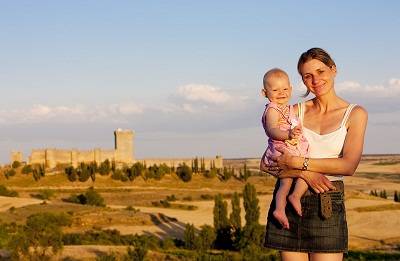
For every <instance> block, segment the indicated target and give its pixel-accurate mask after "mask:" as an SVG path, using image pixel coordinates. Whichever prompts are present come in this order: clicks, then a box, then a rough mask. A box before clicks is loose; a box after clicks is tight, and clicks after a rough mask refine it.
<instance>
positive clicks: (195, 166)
mask: <svg viewBox="0 0 400 261" xmlns="http://www.w3.org/2000/svg"><path fill="white" fill-rule="evenodd" d="M193 172H194V173H199V159H198V158H197V157H196V158H195V159H194V161H193Z"/></svg>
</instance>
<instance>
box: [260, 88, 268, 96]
mask: <svg viewBox="0 0 400 261" xmlns="http://www.w3.org/2000/svg"><path fill="white" fill-rule="evenodd" d="M261 95H262V96H264V97H267V91H266V90H265V89H264V88H262V89H261Z"/></svg>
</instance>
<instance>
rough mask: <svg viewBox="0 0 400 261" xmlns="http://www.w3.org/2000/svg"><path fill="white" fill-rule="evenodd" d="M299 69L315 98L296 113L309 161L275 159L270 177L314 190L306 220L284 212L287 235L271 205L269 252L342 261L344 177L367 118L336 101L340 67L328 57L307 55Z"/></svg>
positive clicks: (355, 159)
mask: <svg viewBox="0 0 400 261" xmlns="http://www.w3.org/2000/svg"><path fill="white" fill-rule="evenodd" d="M297 69H298V72H299V73H300V75H301V77H302V80H303V82H304V84H305V86H306V87H307V94H309V93H310V92H311V93H312V94H314V95H315V97H314V98H313V99H311V100H308V101H306V102H304V103H300V104H299V105H298V106H297V107H296V110H297V112H298V115H299V118H300V122H301V125H302V126H303V135H304V136H305V137H306V139H307V140H308V142H309V144H310V158H304V157H295V156H291V155H290V154H289V153H287V152H285V151H282V155H281V156H279V157H277V158H276V162H277V167H279V169H280V170H279V171H275V170H274V167H270V168H269V169H268V170H267V171H268V172H270V173H271V174H273V175H275V176H278V177H279V178H286V177H291V178H301V179H304V180H305V181H306V182H307V184H308V185H309V187H310V189H309V190H308V191H307V192H306V194H305V195H304V196H303V198H302V200H301V205H302V216H299V215H298V214H296V212H295V211H294V209H293V208H292V207H291V206H290V204H288V205H287V206H286V213H287V216H288V219H289V224H290V228H289V229H288V230H287V229H282V228H281V226H280V224H279V223H278V222H276V220H274V217H273V215H272V212H273V208H274V204H271V206H270V210H269V213H268V222H267V231H266V241H265V246H266V247H269V248H274V249H278V250H280V251H281V257H282V260H313V261H319V260H321V261H330V260H332V261H333V260H342V259H343V253H344V252H347V242H348V235H347V223H346V212H345V207H344V202H343V198H344V194H343V190H344V187H343V176H351V175H353V174H354V172H355V170H356V168H357V166H358V163H359V161H360V158H361V153H362V150H363V144H364V134H365V129H366V125H367V118H368V116H367V112H366V111H365V110H364V109H363V108H362V107H360V106H358V105H354V104H349V103H348V102H347V101H345V100H343V99H342V98H340V97H339V96H337V95H336V93H335V89H334V79H335V76H336V73H337V70H336V65H335V62H334V61H333V60H332V58H331V57H330V56H329V54H328V53H327V52H326V51H324V50H322V49H320V48H312V49H310V50H308V51H306V52H304V53H303V54H302V55H301V56H300V59H299V62H298V65H297ZM261 167H262V169H263V166H261ZM264 167H265V166H264ZM264 170H265V169H264ZM277 184H279V182H278V183H277ZM277 186H278V185H277ZM277 186H276V189H275V191H276V190H277ZM274 197H275V193H274ZM272 202H274V200H272Z"/></svg>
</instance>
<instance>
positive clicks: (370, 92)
mask: <svg viewBox="0 0 400 261" xmlns="http://www.w3.org/2000/svg"><path fill="white" fill-rule="evenodd" d="M336 90H337V92H338V93H348V94H357V95H361V96H363V97H370V98H386V97H391V98H394V97H400V79H396V78H392V79H390V80H389V81H387V83H386V84H384V85H366V86H362V85H361V84H360V83H358V82H354V81H346V82H342V83H338V84H337V85H336Z"/></svg>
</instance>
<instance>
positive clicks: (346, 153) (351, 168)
mask: <svg viewBox="0 0 400 261" xmlns="http://www.w3.org/2000/svg"><path fill="white" fill-rule="evenodd" d="M367 120H368V114H367V112H366V110H365V109H364V108H362V107H360V106H357V107H355V108H354V109H353V111H352V112H351V114H350V118H349V120H348V122H347V123H348V128H347V134H346V139H345V142H344V145H343V154H342V157H341V158H334V159H309V161H308V167H307V170H310V171H315V172H321V173H324V174H329V175H344V176H352V175H353V174H354V172H355V171H356V169H357V166H358V163H359V162H360V159H361V154H362V150H363V145H364V136H365V130H366V126H367ZM303 162H304V157H293V156H290V155H289V154H288V153H287V152H282V155H281V156H280V157H278V158H277V163H278V165H279V166H281V167H283V168H289V169H302V168H303Z"/></svg>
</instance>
